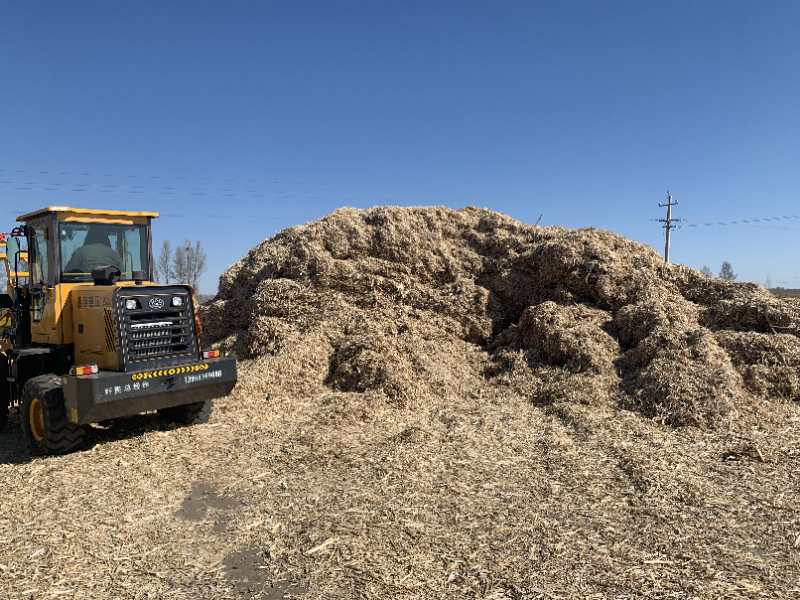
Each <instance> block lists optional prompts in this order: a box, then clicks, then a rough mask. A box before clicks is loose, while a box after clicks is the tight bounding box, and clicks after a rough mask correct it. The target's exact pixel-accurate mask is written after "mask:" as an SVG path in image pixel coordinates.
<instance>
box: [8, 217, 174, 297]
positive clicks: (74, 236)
mask: <svg viewBox="0 0 800 600" xmlns="http://www.w3.org/2000/svg"><path fill="white" fill-rule="evenodd" d="M157 216H158V213H148V212H127V211H111V210H104V211H100V210H92V209H77V208H69V207H49V208H46V209H43V210H41V211H37V212H34V213H29V214H27V215H23V216H21V217H19V218H18V219H17V220H18V221H20V222H23V223H25V226H24V233H25V239H26V242H27V247H28V251H29V255H30V256H29V259H30V285H31V286H36V285H45V286H54V285H58V284H62V283H83V284H86V283H93V279H92V270H93V267H96V266H98V265H107V266H113V267H115V268H117V269H118V270H119V271H120V275H119V281H134V280H137V279H146V280H152V262H153V261H152V251H151V248H152V241H151V240H152V237H151V221H152V219H153V218H155V217H157Z"/></svg>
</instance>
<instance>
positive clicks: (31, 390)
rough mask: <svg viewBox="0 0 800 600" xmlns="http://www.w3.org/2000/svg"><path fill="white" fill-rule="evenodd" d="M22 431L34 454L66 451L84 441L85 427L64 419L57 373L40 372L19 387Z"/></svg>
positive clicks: (65, 411) (71, 449) (61, 392)
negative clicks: (20, 392)
mask: <svg viewBox="0 0 800 600" xmlns="http://www.w3.org/2000/svg"><path fill="white" fill-rule="evenodd" d="M21 408H22V410H21V411H20V421H22V431H23V433H24V434H25V437H26V438H27V440H28V444H29V445H30V447H31V451H32V452H34V453H36V454H65V453H67V452H71V451H73V450H75V449H77V448H79V447H80V446H82V445H83V443H84V441H85V439H86V429H85V428H84V427H81V426H80V425H75V424H74V423H70V422H69V420H67V408H66V406H65V405H64V390H63V384H62V382H61V378H60V377H58V376H57V375H40V376H39V377H34V378H33V379H30V380H29V381H28V382H27V383H26V384H25V387H23V388H22V407H21Z"/></svg>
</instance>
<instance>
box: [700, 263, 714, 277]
mask: <svg viewBox="0 0 800 600" xmlns="http://www.w3.org/2000/svg"><path fill="white" fill-rule="evenodd" d="M700 272H701V273H702V274H703V275H705V276H706V277H713V276H714V273H713V272H712V271H711V269H709V268H708V265H703V268H702V269H700Z"/></svg>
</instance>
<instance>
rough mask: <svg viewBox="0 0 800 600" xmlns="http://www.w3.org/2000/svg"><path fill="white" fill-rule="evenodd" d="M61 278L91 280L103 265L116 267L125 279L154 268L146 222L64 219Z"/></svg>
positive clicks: (61, 238)
mask: <svg viewBox="0 0 800 600" xmlns="http://www.w3.org/2000/svg"><path fill="white" fill-rule="evenodd" d="M59 240H60V244H61V281H65V282H72V281H91V280H92V271H93V270H94V269H97V268H99V267H116V268H118V269H119V270H120V272H121V273H122V277H121V278H122V279H133V273H134V272H136V271H142V272H143V273H144V274H145V277H146V276H147V275H148V274H149V272H150V264H149V252H148V251H147V250H148V247H147V226H146V225H113V224H107V223H61V226H60V230H59Z"/></svg>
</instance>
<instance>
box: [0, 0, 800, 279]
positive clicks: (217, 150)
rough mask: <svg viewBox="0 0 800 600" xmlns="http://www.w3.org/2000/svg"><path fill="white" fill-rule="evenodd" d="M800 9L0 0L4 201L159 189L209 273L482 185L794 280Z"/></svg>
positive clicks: (680, 252) (486, 199)
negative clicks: (309, 228) (667, 211)
mask: <svg viewBox="0 0 800 600" xmlns="http://www.w3.org/2000/svg"><path fill="white" fill-rule="evenodd" d="M798 32H800V3H797V2H727V1H726V2H710V1H707V2H670V1H666V2H641V1H635V2H567V1H565V2H549V3H541V2H502V1H493V2H488V1H486V2H462V1H459V2H435V1H432V0H428V1H423V2H390V1H374V2H340V1H335V0H327V1H324V2H302V1H293V2H233V1H226V2H197V1H193V2H185V3H181V2H164V1H159V2H135V3H134V2H129V3H112V2H91V3H87V2H79V1H77V0H71V1H70V2H56V1H53V2H35V1H26V2H12V1H10V0H0V169H2V170H0V206H2V209H1V210H2V214H3V215H4V220H5V221H6V222H7V225H5V226H3V228H5V229H7V227H8V226H10V224H11V222H12V219H13V217H14V214H15V213H18V212H20V211H22V210H24V209H28V208H33V207H38V206H40V205H47V204H70V205H77V206H90V207H111V208H137V209H156V210H159V211H161V212H163V213H164V214H165V215H166V216H165V217H164V218H163V219H161V220H159V221H157V222H156V225H157V233H156V241H157V242H159V241H160V240H161V239H164V238H169V239H172V240H180V239H182V238H191V239H200V240H202V241H204V242H205V245H206V247H207V249H208V254H209V267H210V268H209V272H208V274H207V275H206V277H205V278H204V279H203V282H202V291H204V292H211V291H213V290H214V289H215V288H216V281H217V278H218V276H219V274H220V272H221V271H222V270H224V268H225V267H227V266H228V265H229V264H230V263H232V262H233V261H234V260H236V259H237V258H238V257H239V256H241V255H243V254H244V253H245V252H246V251H247V250H248V249H249V248H250V247H251V246H253V245H254V244H256V243H257V242H259V241H260V240H262V239H264V238H265V237H267V236H269V235H271V234H273V233H275V232H276V231H278V230H280V229H282V228H284V227H286V226H289V225H292V224H296V223H302V222H306V221H309V220H312V219H315V218H318V217H320V216H322V215H324V214H326V213H328V212H330V211H331V210H333V209H334V208H336V207H339V206H343V205H349V206H359V207H366V206H370V205H374V204H385V203H394V204H409V205H418V204H447V205H450V206H454V207H460V206H465V205H468V204H474V205H479V206H486V207H489V208H493V209H496V210H500V211H504V212H506V213H509V214H511V215H513V216H515V217H517V218H519V219H522V220H523V221H528V222H535V221H536V219H537V218H538V217H539V215H540V214H541V215H543V217H542V222H543V223H544V224H559V225H567V226H597V227H603V228H608V229H612V230H615V231H618V232H620V233H623V234H625V235H627V236H630V237H633V238H635V239H638V240H641V241H643V242H646V243H648V244H652V245H653V246H655V247H657V248H659V249H660V247H661V245H662V241H661V240H662V232H661V231H660V230H659V228H658V224H657V223H655V222H653V221H651V219H654V218H658V217H659V216H661V209H659V208H658V206H657V205H658V203H659V202H660V201H663V198H664V195H665V193H666V191H667V189H669V190H670V191H672V193H673V196H674V198H675V199H676V200H677V201H678V202H679V206H678V207H677V208H676V211H675V216H678V217H683V218H685V219H688V220H689V221H690V222H692V223H702V222H713V223H714V225H711V226H702V225H701V226H698V227H693V228H689V227H687V228H684V229H681V230H678V231H676V232H675V234H674V247H673V258H674V259H675V260H676V261H679V262H685V263H687V264H689V265H692V266H696V267H699V266H702V265H703V264H708V265H709V266H711V267H712V268H713V269H714V270H715V271H716V270H718V269H719V265H720V263H721V261H722V260H725V259H728V260H730V261H732V262H733V265H734V268H735V270H737V271H738V272H739V274H740V278H742V279H748V280H754V281H759V282H762V283H763V282H764V281H765V279H766V277H767V276H768V275H769V276H770V277H771V279H772V281H773V282H774V283H775V284H779V283H783V284H784V285H787V286H795V287H800V266H798V263H799V262H800V260H798V259H800V241H799V240H798V233H800V218H791V219H782V220H781V221H768V222H763V221H762V222H760V223H749V224H736V225H721V224H717V223H719V222H729V221H733V220H737V221H738V220H740V219H743V218H749V217H770V216H791V215H798V216H800V207H798V206H797V204H798V199H799V198H800V194H798V191H799V188H800V34H798Z"/></svg>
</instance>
